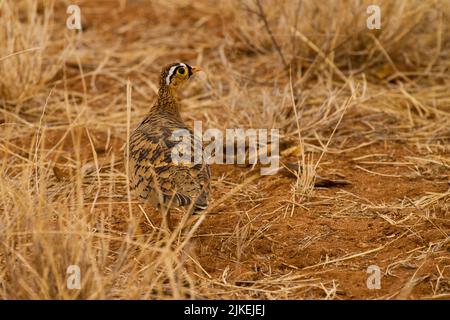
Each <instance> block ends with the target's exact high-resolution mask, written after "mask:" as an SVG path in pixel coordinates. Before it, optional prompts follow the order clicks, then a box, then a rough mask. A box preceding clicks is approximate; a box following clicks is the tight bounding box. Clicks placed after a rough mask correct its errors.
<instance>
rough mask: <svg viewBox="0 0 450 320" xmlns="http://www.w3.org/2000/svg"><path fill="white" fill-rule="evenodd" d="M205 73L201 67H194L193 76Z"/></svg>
mask: <svg viewBox="0 0 450 320" xmlns="http://www.w3.org/2000/svg"><path fill="white" fill-rule="evenodd" d="M200 71H203V70H202V68H200V67H192V74H194V73H197V72H200Z"/></svg>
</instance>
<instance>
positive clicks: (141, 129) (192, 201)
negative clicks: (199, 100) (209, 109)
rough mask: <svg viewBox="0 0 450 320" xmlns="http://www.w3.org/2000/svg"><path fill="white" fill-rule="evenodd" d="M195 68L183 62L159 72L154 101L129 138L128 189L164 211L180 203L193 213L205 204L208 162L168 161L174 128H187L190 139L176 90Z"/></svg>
mask: <svg viewBox="0 0 450 320" xmlns="http://www.w3.org/2000/svg"><path fill="white" fill-rule="evenodd" d="M197 70H198V68H192V67H190V66H189V65H187V64H184V63H174V64H171V65H168V66H166V67H165V68H164V69H163V70H162V72H161V79H160V88H159V92H158V100H157V102H156V103H155V105H154V106H153V107H152V108H151V110H150V112H149V114H148V115H147V116H146V117H145V119H144V120H143V121H142V122H141V123H140V124H139V125H138V127H137V128H136V129H135V130H134V132H133V133H132V134H131V137H130V142H129V173H130V186H131V189H132V190H133V192H134V193H135V195H136V196H137V198H139V199H140V200H142V201H144V202H149V203H150V204H152V205H154V206H155V207H158V208H160V209H162V210H164V211H168V210H169V209H170V207H178V206H181V207H186V208H192V212H193V213H197V212H198V211H200V210H203V209H206V207H207V205H208V193H209V190H210V170H209V167H208V165H207V164H205V163H204V162H202V163H197V164H195V163H194V162H192V161H189V162H181V163H177V162H174V161H173V160H172V149H173V148H174V147H175V146H176V145H177V144H178V141H176V140H174V139H173V138H172V134H173V133H174V132H175V131H177V130H180V129H185V130H189V132H190V135H191V137H192V139H194V136H193V134H192V131H191V130H190V129H189V128H188V127H187V126H186V124H185V123H184V122H183V120H182V119H181V116H180V105H179V103H178V101H177V97H176V90H177V88H179V87H180V85H181V84H183V83H184V82H186V81H187V80H188V79H189V78H190V76H191V75H192V74H193V73H195V72H196V71H197Z"/></svg>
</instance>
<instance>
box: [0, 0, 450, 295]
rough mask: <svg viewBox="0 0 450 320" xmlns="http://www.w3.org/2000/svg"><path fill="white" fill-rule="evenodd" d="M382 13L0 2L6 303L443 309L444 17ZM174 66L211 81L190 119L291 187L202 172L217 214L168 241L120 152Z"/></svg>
mask: <svg viewBox="0 0 450 320" xmlns="http://www.w3.org/2000/svg"><path fill="white" fill-rule="evenodd" d="M72 3H77V4H79V5H80V7H81V13H82V18H83V31H74V30H67V29H66V28H65V19H66V17H67V15H66V7H67V5H69V4H72ZM377 3H378V4H379V5H380V7H381V10H382V29H381V30H376V31H370V30H368V29H367V28H366V27H365V25H366V23H365V20H366V17H367V14H366V8H367V6H368V5H369V4H373V2H372V1H356V0H355V1H345V2H342V1H333V0H329V1H319V2H318V1H295V0H293V1H281V2H280V1H258V0H255V1H250V0H248V1H247V0H245V1H244V0H243V1H220V2H218V3H217V5H215V6H212V5H211V3H210V2H209V1H195V2H191V1H181V0H180V1H159V0H158V1H126V0H117V1H112V0H111V1H109V2H103V1H98V2H97V1H71V2H70V3H69V2H68V1H54V2H50V1H43V2H42V1H25V0H23V1H13V0H0V25H1V28H0V30H1V31H0V74H1V76H0V157H1V159H2V163H1V167H0V298H3V299H5V298H8V299H23V298H31V299H56V298H59V299H76V298H78V299H100V298H114V299H132V298H136V299H141V298H143V299H173V298H175V299H177V298H178V299H179V298H231V299H244V298H249V299H254V298H262V299H304V298H314V299H352V298H364V299H372V298H401V299H407V298H426V299H448V298H450V269H449V267H448V266H449V263H450V261H449V250H450V243H449V231H450V220H449V219H450V217H449V212H450V189H449V187H450V186H449V173H450V148H449V142H450V77H449V74H450V24H449V23H448V21H450V2H449V1H447V0H443V1H408V0H399V1H387V0H385V1H377ZM173 61H186V62H190V63H191V64H196V65H201V66H202V68H203V69H204V70H205V71H206V74H207V78H205V79H197V80H194V81H192V83H191V84H190V85H189V86H187V87H186V88H185V90H184V92H183V97H184V99H183V104H184V106H185V109H184V110H183V116H184V118H185V119H187V120H188V121H192V120H194V119H195V120H203V121H204V129H206V128H213V127H214V128H221V129H225V128H237V127H245V128H249V127H253V128H279V129H280V133H281V137H280V141H281V151H282V152H281V154H282V160H283V162H284V163H287V162H290V163H298V164H299V165H300V166H301V167H302V171H301V172H300V173H299V172H293V173H292V174H291V175H288V176H282V175H281V174H279V175H275V176H269V177H261V176H259V175H258V174H256V172H257V171H255V170H252V169H251V168H249V167H242V166H240V167H237V166H230V165H222V166H219V165H217V166H214V167H213V201H214V202H213V207H214V210H215V211H217V212H216V213H218V214H215V215H211V216H201V217H199V218H197V219H188V218H187V217H184V218H181V223H180V225H179V227H178V228H177V230H176V231H175V232H174V233H172V234H167V233H166V232H164V231H163V230H162V229H160V224H161V216H160V215H159V214H158V213H157V212H156V211H155V210H153V209H152V208H150V207H148V206H145V205H140V204H138V203H136V202H135V201H134V200H133V199H131V197H130V193H129V190H128V187H127V183H126V181H127V175H126V171H125V168H126V166H125V162H126V157H125V156H124V155H125V150H126V141H127V137H128V135H129V132H130V128H133V126H134V125H135V124H136V123H137V122H138V121H139V120H140V119H141V118H142V117H143V116H144V115H145V114H146V113H147V112H148V109H149V107H150V105H151V104H152V103H153V101H154V99H155V93H156V91H157V84H158V74H159V70H160V68H161V66H162V65H164V64H166V63H170V62H173ZM258 171H259V170H258ZM321 176H335V177H338V178H345V179H347V180H349V181H350V182H351V185H349V186H344V187H338V188H335V189H325V188H314V184H315V183H316V182H317V180H318V179H319V178H320V177H321ZM372 264H376V265H378V266H379V267H380V268H381V270H382V272H383V278H382V289H381V290H375V291H371V290H368V289H367V288H366V278H367V274H366V269H367V267H368V266H369V265H372ZM69 265H78V266H80V268H81V272H82V274H81V276H82V277H81V280H82V283H81V290H69V289H67V287H66V279H67V273H66V270H67V267H68V266H69Z"/></svg>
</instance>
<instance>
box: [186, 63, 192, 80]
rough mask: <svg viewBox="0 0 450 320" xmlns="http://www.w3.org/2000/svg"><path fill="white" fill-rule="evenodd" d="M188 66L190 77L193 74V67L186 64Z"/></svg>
mask: <svg viewBox="0 0 450 320" xmlns="http://www.w3.org/2000/svg"><path fill="white" fill-rule="evenodd" d="M186 67H187V68H188V74H189V78H190V77H191V76H192V67H191V66H190V65H188V64H186Z"/></svg>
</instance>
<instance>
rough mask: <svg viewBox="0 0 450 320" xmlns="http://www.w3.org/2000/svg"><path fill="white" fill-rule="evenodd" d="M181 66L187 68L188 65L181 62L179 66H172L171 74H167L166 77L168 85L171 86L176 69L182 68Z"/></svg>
mask: <svg viewBox="0 0 450 320" xmlns="http://www.w3.org/2000/svg"><path fill="white" fill-rule="evenodd" d="M181 66H183V67H186V64H184V63H182V62H181V63H179V64H177V65H174V66H172V67H171V68H170V69H169V73H168V74H167V77H166V85H169V84H170V78H171V77H172V75H173V72H174V71H175V69H176V68H178V67H181Z"/></svg>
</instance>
